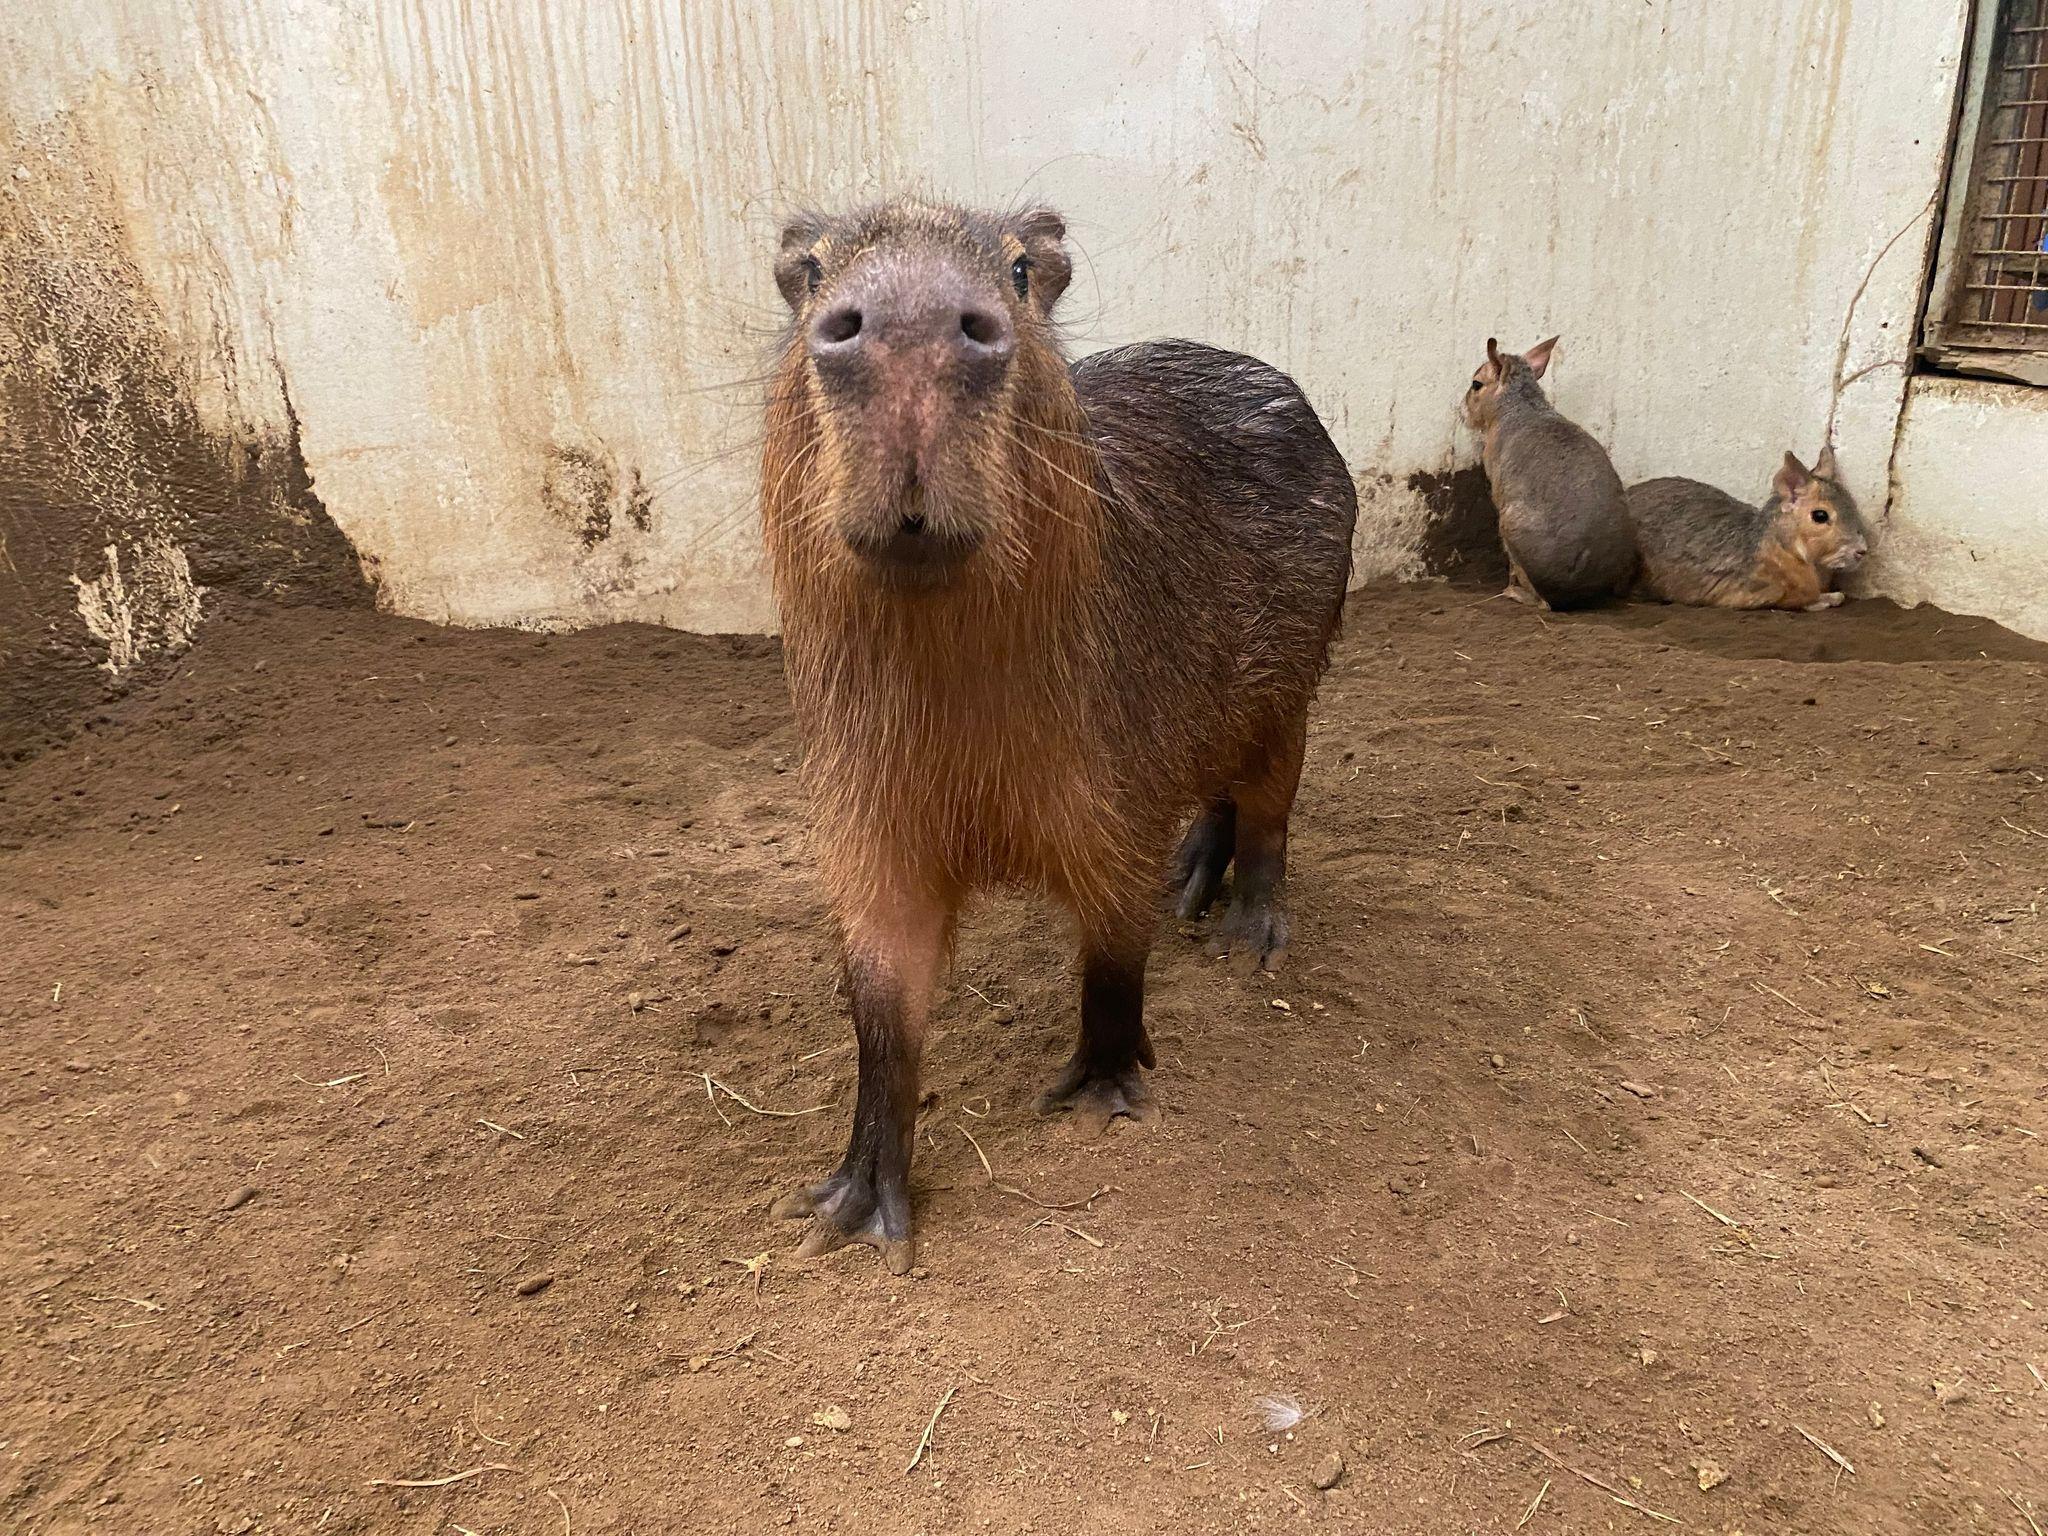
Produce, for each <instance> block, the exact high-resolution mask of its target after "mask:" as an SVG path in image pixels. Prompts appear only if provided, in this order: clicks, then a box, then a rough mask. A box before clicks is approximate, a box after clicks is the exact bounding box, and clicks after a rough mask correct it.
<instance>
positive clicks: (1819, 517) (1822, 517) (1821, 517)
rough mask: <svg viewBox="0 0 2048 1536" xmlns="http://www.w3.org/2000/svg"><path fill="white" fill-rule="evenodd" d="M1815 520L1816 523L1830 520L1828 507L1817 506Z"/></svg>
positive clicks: (1814, 512) (1814, 514) (1814, 511)
mask: <svg viewBox="0 0 2048 1536" xmlns="http://www.w3.org/2000/svg"><path fill="white" fill-rule="evenodd" d="M1813 520H1814V521H1815V522H1816V523H1824V522H1826V521H1827V520H1828V509H1827V508H1826V507H1815V508H1814V509H1813Z"/></svg>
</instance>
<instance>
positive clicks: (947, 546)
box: [846, 519, 981, 592]
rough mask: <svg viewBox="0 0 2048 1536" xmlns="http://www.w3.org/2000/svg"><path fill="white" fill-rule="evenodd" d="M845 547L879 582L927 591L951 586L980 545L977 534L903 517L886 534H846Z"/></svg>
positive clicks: (910, 590)
mask: <svg viewBox="0 0 2048 1536" xmlns="http://www.w3.org/2000/svg"><path fill="white" fill-rule="evenodd" d="M846 547H847V548H848V549H850V550H851V551H852V552H853V555H854V558H855V560H856V561H858V563H859V567H860V569H861V570H862V571H864V572H866V573H867V574H868V575H869V576H870V577H872V578H873V579H874V580H875V582H876V583H878V584H879V585H881V586H884V587H887V588H889V589H891V590H893V591H898V592H931V591H937V590H939V589H940V588H943V587H948V586H951V585H952V584H953V582H954V581H956V580H957V579H958V578H959V576H960V575H961V573H962V572H963V571H965V570H966V569H967V567H968V565H969V564H970V563H971V562H972V561H973V559H974V555H975V552H976V551H977V550H979V549H980V548H981V535H980V534H978V533H972V532H965V531H960V530H955V529H935V528H933V527H931V526H930V525H929V524H926V523H924V522H922V521H921V520H916V519H905V520H903V521H902V522H900V523H898V525H897V526H896V527H895V528H894V529H893V530H891V531H889V532H886V533H881V532H874V531H869V530H862V531H860V532H851V533H848V534H847V535H846Z"/></svg>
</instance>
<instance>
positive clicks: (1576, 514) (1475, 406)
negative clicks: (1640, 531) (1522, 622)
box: [1463, 336, 1636, 608]
mask: <svg viewBox="0 0 2048 1536" xmlns="http://www.w3.org/2000/svg"><path fill="white" fill-rule="evenodd" d="M1557 342H1558V338H1557V337H1555V336H1553V337H1551V338H1550V340H1548V341H1546V342H1543V343H1541V344H1540V345H1538V346H1535V347H1531V348H1530V349H1529V351H1528V352H1527V353H1525V354H1524V355H1522V356H1520V357H1517V356H1516V355H1515V354H1514V353H1512V352H1502V351H1501V350H1500V347H1499V344H1498V343H1497V342H1496V341H1495V339H1494V338H1493V337H1491V336H1489V337H1487V338H1486V361H1485V362H1484V363H1482V364H1480V366H1479V371H1478V372H1477V373H1475V374H1473V375H1472V383H1471V386H1470V387H1469V388H1468V389H1467V390H1466V391H1465V398H1464V401H1463V409H1464V414H1465V420H1466V421H1467V422H1468V423H1469V424H1470V425H1471V426H1473V427H1474V428H1476V429H1477V430H1478V432H1479V434H1480V436H1481V438H1482V439H1483V440H1484V443H1485V448H1484V454H1483V457H1484V460H1485V464H1486V482H1487V485H1488V486H1489V487H1490V488H1491V490H1492V493H1493V504H1494V506H1495V507H1496V508H1498V509H1499V512H1500V541H1501V543H1502V544H1503V545H1505V546H1506V548H1507V552H1508V587H1507V595H1508V596H1509V597H1512V598H1514V599H1515V600H1516V601H1517V602H1523V603H1533V604H1534V605H1535V606H1537V607H1542V608H1583V607H1587V606H1589V605H1591V604H1594V603H1602V602H1607V601H1609V600H1610V599H1613V598H1617V597H1620V596H1622V595H1623V594H1624V593H1626V592H1627V591H1628V588H1629V583H1630V582H1631V581H1632V580H1633V579H1634V578H1635V573H1636V540H1635V533H1634V531H1633V530H1632V529H1631V528H1630V527H1629V521H1628V502H1627V498H1626V497H1624V496H1623V494H1622V490H1621V477H1620V476H1619V475H1617V474H1616V473H1615V472H1614V465H1613V463H1612V462H1611V461H1609V459H1608V457H1607V450H1606V449H1604V448H1602V447H1601V446H1600V445H1599V444H1598V443H1596V442H1595V441H1594V440H1593V437H1592V434H1591V433H1589V432H1587V431H1586V430H1585V428H1583V427H1581V426H1579V425H1578V424H1577V423H1576V422H1573V421H1569V420H1567V419H1566V418H1565V417H1563V416H1561V415H1559V414H1558V411H1557V409H1556V407H1554V406H1553V405H1551V403H1550V400H1549V398H1548V397H1547V396H1545V394H1544V393H1543V386H1542V385H1541V384H1539V383H1538V382H1537V381H1538V380H1539V379H1541V378H1542V377H1543V371H1544V370H1545V369H1546V368H1548V367H1549V366H1550V356H1551V353H1552V351H1553V350H1555V348H1556V346H1557Z"/></svg>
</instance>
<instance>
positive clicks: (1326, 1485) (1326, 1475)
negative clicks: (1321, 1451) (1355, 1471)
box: [1309, 1451, 1344, 1493]
mask: <svg viewBox="0 0 2048 1536" xmlns="http://www.w3.org/2000/svg"><path fill="white" fill-rule="evenodd" d="M1343 1477H1344V1453H1343V1452H1342V1451H1332V1452H1330V1453H1329V1455H1327V1456H1325V1457H1324V1458H1323V1459H1322V1460H1321V1461H1319V1462H1317V1463H1316V1469H1315V1471H1314V1472H1313V1473H1311V1474H1310V1476H1309V1482H1310V1483H1312V1484H1314V1485H1315V1487H1317V1488H1318V1489H1320V1490H1321V1491H1323V1492H1324V1493H1328V1492H1329V1491H1330V1490H1331V1489H1332V1488H1334V1487H1336V1486H1337V1484H1338V1483H1339V1482H1341V1481H1342V1480H1343Z"/></svg>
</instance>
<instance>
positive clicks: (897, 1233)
mask: <svg viewBox="0 0 2048 1536" xmlns="http://www.w3.org/2000/svg"><path fill="white" fill-rule="evenodd" d="M768 1214H769V1215H771V1216H774V1217H776V1218H777V1219H778V1220H784V1221H789V1220H795V1219H796V1218H798V1217H803V1216H808V1217H810V1218H811V1228H810V1230H809V1231H808V1232H806V1233H805V1234H804V1240H803V1241H802V1242H801V1243H799V1244H798V1245H797V1250H796V1256H797V1257H798V1258H800V1259H814V1258H816V1257H818V1255H820V1254H823V1253H831V1252H833V1251H834V1250H835V1249H839V1248H844V1247H845V1246H846V1245H847V1244H849V1243H866V1244H867V1245H868V1246H869V1247H870V1248H873V1249H874V1250H875V1251H876V1252H877V1253H879V1254H880V1255H881V1256H882V1262H883V1263H884V1264H886V1265H888V1266H889V1272H890V1273H891V1274H894V1275H901V1274H905V1273H907V1272H908V1271H909V1269H910V1266H911V1263H912V1261H913V1259H914V1258H915V1256H916V1251H917V1249H916V1241H915V1239H914V1238H913V1237H912V1236H911V1231H910V1192H909V1191H908V1190H907V1189H905V1188H904V1186H903V1183H902V1181H901V1180H893V1181H892V1180H888V1179H885V1178H881V1177H878V1176H876V1175H875V1174H874V1173H873V1172H871V1171H870V1170H867V1169H855V1170H849V1169H846V1168H843V1167H842V1168H841V1169H840V1170H839V1171H838V1172H837V1173H834V1174H833V1175H832V1176H831V1177H830V1178H828V1179H827V1180H825V1182H824V1183H822V1184H814V1185H812V1186H811V1187H810V1188H809V1189H799V1190H797V1191H795V1192H794V1193H793V1194H787V1195H784V1196H783V1197H782V1198H781V1199H780V1200H778V1201H776V1202H775V1204H774V1205H773V1206H772V1207H771V1208H770V1209H769V1213H768Z"/></svg>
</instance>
